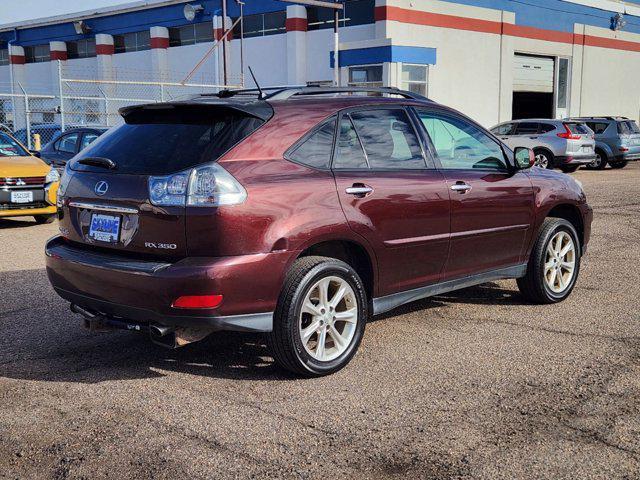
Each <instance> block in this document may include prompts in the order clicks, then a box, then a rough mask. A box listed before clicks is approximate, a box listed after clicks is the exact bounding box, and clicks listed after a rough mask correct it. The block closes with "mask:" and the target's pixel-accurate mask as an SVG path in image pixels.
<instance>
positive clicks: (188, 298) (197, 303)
mask: <svg viewBox="0 0 640 480" xmlns="http://www.w3.org/2000/svg"><path fill="white" fill-rule="evenodd" d="M221 303H222V295H184V296H182V297H178V298H177V299H176V300H175V301H174V302H173V303H172V304H171V306H172V307H173V308H216V307H218V306H220V304H221Z"/></svg>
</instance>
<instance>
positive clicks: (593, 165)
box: [589, 153, 602, 168]
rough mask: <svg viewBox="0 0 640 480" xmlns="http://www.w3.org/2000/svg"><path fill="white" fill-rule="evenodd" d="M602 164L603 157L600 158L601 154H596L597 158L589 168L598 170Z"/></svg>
mask: <svg viewBox="0 0 640 480" xmlns="http://www.w3.org/2000/svg"><path fill="white" fill-rule="evenodd" d="M600 162H602V157H601V156H600V154H599V153H596V158H594V160H593V162H591V163H590V164H589V166H590V167H596V168H597V167H599V166H600Z"/></svg>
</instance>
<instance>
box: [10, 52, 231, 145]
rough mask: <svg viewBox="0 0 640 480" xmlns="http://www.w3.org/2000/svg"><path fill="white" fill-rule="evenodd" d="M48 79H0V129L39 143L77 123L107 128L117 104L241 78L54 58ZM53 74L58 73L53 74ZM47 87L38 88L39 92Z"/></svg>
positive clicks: (210, 89) (171, 96) (210, 88)
mask: <svg viewBox="0 0 640 480" xmlns="http://www.w3.org/2000/svg"><path fill="white" fill-rule="evenodd" d="M57 67H58V69H57V75H55V76H52V82H51V84H49V85H37V86H34V85H31V86H29V85H24V84H22V83H21V82H19V81H16V80H14V81H13V88H7V85H4V86H3V85H0V130H5V131H9V132H11V133H13V134H14V135H15V136H16V138H18V140H20V141H21V142H22V143H23V144H24V145H26V146H27V147H28V148H29V149H39V148H41V147H42V146H44V145H46V144H47V143H49V142H50V141H51V140H52V139H53V138H54V137H55V136H56V135H57V134H58V133H59V132H61V131H67V130H69V129H72V128H77V127H101V128H108V127H111V126H113V125H117V124H118V123H119V122H120V121H121V117H120V115H119V114H118V110H119V109H120V108H121V107H125V106H128V105H135V104H140V103H155V102H164V101H171V100H175V99H180V98H184V97H186V96H189V95H195V94H199V93H214V92H216V91H218V90H220V89H222V88H239V87H240V86H241V84H242V78H239V77H238V78H231V79H230V80H229V81H230V83H231V84H230V85H217V84H215V83H214V82H211V81H210V80H211V79H210V78H206V75H203V74H200V75H199V76H197V77H192V78H190V80H189V82H188V83H183V82H182V79H183V77H184V73H183V72H167V71H163V73H162V78H161V79H160V80H159V81H158V79H157V78H156V79H154V78H152V77H153V73H152V72H151V71H150V70H148V69H147V70H134V69H117V68H110V69H105V68H101V69H100V68H81V67H69V66H65V65H64V64H63V62H60V61H58V64H57ZM56 76H57V78H55V77H56ZM43 91H44V92H46V93H41V92H43Z"/></svg>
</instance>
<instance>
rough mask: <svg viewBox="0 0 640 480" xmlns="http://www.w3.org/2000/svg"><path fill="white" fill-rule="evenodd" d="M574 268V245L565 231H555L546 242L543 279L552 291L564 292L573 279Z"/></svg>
mask: <svg viewBox="0 0 640 480" xmlns="http://www.w3.org/2000/svg"><path fill="white" fill-rule="evenodd" d="M575 268H576V247H575V244H574V242H573V239H572V238H571V235H569V234H568V233H567V232H564V231H562V232H558V233H556V234H555V235H554V236H553V237H552V238H551V240H550V241H549V243H548V244H547V251H546V255H545V262H544V281H545V283H546V285H547V287H548V288H549V289H550V290H551V291H552V292H553V293H562V292H564V291H565V290H566V289H567V288H568V287H569V285H571V281H572V280H573V276H574V272H575Z"/></svg>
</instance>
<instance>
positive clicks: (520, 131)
mask: <svg viewBox="0 0 640 480" xmlns="http://www.w3.org/2000/svg"><path fill="white" fill-rule="evenodd" d="M516 125H517V126H516V135H534V134H536V135H537V133H538V123H534V122H521V123H518V124H516Z"/></svg>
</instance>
